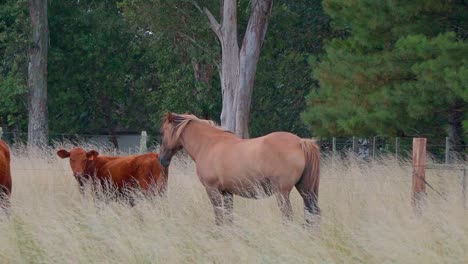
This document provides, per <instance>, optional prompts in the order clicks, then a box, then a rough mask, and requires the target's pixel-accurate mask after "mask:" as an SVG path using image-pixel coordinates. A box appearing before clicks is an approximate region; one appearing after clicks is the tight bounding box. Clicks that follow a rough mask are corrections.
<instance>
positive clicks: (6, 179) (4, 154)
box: [0, 140, 11, 195]
mask: <svg viewBox="0 0 468 264" xmlns="http://www.w3.org/2000/svg"><path fill="white" fill-rule="evenodd" d="M2 191H3V192H6V194H7V195H9V194H10V193H11V172H10V150H9V148H8V146H7V144H6V143H5V142H3V141H2V140H0V194H1V192H2Z"/></svg>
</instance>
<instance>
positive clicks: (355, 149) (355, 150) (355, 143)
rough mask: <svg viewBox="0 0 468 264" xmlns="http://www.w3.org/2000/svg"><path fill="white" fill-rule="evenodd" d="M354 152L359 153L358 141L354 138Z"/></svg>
mask: <svg viewBox="0 0 468 264" xmlns="http://www.w3.org/2000/svg"><path fill="white" fill-rule="evenodd" d="M353 152H354V153H357V139H356V137H354V136H353Z"/></svg>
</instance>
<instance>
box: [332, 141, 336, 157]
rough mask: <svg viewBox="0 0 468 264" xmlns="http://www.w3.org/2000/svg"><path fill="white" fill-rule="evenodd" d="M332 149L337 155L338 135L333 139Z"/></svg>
mask: <svg viewBox="0 0 468 264" xmlns="http://www.w3.org/2000/svg"><path fill="white" fill-rule="evenodd" d="M332 151H333V155H336V137H333V139H332Z"/></svg>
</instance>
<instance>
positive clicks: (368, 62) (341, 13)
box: [303, 0, 468, 145]
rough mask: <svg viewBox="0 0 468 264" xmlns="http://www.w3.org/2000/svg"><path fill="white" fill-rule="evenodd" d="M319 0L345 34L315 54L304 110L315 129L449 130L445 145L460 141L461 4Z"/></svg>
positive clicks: (463, 95)
mask: <svg viewBox="0 0 468 264" xmlns="http://www.w3.org/2000/svg"><path fill="white" fill-rule="evenodd" d="M323 4H324V8H325V11H326V12H327V14H328V15H330V17H331V19H332V22H333V23H334V24H333V25H334V27H335V29H338V30H345V32H346V34H345V35H346V36H345V37H340V38H335V39H332V40H331V41H330V42H329V43H328V44H327V45H326V47H325V50H326V54H325V55H324V56H323V57H319V58H317V59H316V65H315V69H314V76H315V77H316V78H317V79H318V81H319V83H320V89H319V91H318V92H317V91H315V90H314V91H312V92H311V93H310V94H309V96H308V99H307V101H308V109H307V111H306V112H305V113H304V114H303V119H304V121H305V122H306V123H308V124H309V125H310V126H311V128H312V130H313V131H314V133H315V134H318V135H322V136H324V135H353V134H354V135H372V134H373V135H375V134H378V135H392V136H393V135H400V136H402V135H407V136H413V135H426V136H441V135H446V134H448V135H449V137H450V138H451V140H452V144H454V145H462V139H463V134H462V133H463V130H462V122H463V120H464V119H465V120H466V119H467V118H468V117H467V116H466V113H465V112H466V107H467V101H468V98H467V76H468V74H467V70H468V68H467V65H468V64H467V62H468V45H467V42H466V37H467V34H468V32H467V28H468V27H467V23H468V19H467V18H468V14H467V12H464V10H466V8H467V4H466V3H465V2H463V1H428V0H417V1H373V0H361V1H339V0H326V1H324V2H323ZM447 129H448V131H447ZM466 130H467V129H466V128H465V131H466Z"/></svg>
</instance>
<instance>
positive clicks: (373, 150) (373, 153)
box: [372, 136, 376, 160]
mask: <svg viewBox="0 0 468 264" xmlns="http://www.w3.org/2000/svg"><path fill="white" fill-rule="evenodd" d="M375 138H376V136H374V137H373V138H372V160H375Z"/></svg>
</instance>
